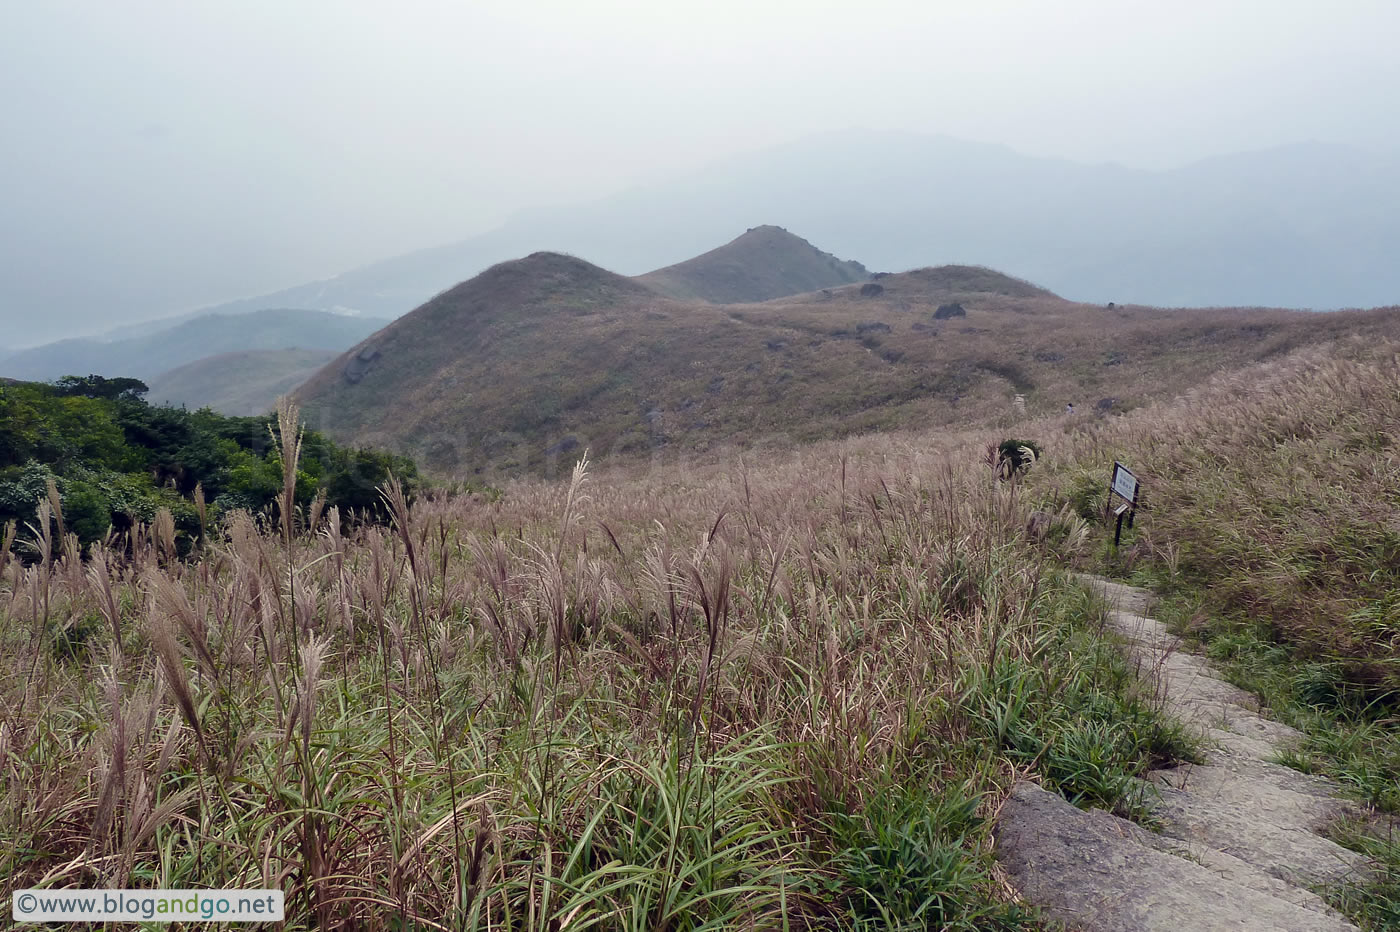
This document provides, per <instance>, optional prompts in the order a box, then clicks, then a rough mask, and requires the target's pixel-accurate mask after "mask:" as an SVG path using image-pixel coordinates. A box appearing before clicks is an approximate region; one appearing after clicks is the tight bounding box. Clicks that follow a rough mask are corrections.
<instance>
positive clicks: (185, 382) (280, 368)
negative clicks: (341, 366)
mask: <svg viewBox="0 0 1400 932" xmlns="http://www.w3.org/2000/svg"><path fill="white" fill-rule="evenodd" d="M335 357H336V353H335V351H334V350H315V349H276V350H245V351H242V352H234V353H222V354H220V355H217V356H210V357H207V358H205V359H196V360H195V361H194V362H191V363H186V364H185V365H183V366H180V367H179V368H177V369H172V370H171V371H169V372H166V373H165V374H163V375H161V376H159V377H157V378H154V379H152V380H151V381H150V382H149V383H148V384H149V385H150V389H151V390H150V393H149V394H148V395H147V397H148V398H150V400H151V401H153V402H155V403H158V404H169V405H177V406H178V405H183V406H185V407H187V408H190V409H192V410H197V409H199V408H213V409H214V410H215V411H218V412H219V413H220V414H234V415H246V414H264V413H266V412H268V411H271V410H272V408H273V406H274V405H276V403H277V399H278V397H280V396H282V395H285V394H287V393H289V392H290V391H292V389H294V388H296V387H297V386H298V385H300V384H301V383H302V382H305V381H306V380H307V379H309V378H310V377H311V376H313V375H315V374H316V372H317V371H319V370H320V369H321V367H322V366H324V365H326V363H328V362H330V361H331V360H332V359H334V358H335Z"/></svg>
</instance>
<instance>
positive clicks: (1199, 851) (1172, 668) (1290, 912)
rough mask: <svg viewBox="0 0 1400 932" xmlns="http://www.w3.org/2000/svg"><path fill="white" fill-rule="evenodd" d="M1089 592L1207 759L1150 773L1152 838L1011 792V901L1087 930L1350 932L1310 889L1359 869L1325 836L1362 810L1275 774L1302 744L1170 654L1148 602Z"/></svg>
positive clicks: (1039, 792)
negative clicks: (1016, 894)
mask: <svg viewBox="0 0 1400 932" xmlns="http://www.w3.org/2000/svg"><path fill="white" fill-rule="evenodd" d="M1087 581H1088V582H1090V584H1091V585H1092V586H1093V587H1094V588H1095V589H1096V590H1098V591H1099V592H1100V593H1101V594H1102V595H1103V596H1104V597H1105V598H1106V599H1107V600H1108V602H1109V604H1110V606H1111V608H1112V611H1111V613H1110V624H1111V626H1112V627H1113V629H1114V630H1116V631H1117V632H1118V633H1119V634H1121V635H1122V636H1123V637H1125V638H1126V639H1127V640H1128V642H1129V645H1130V649H1131V651H1132V653H1133V656H1134V659H1135V660H1136V661H1137V663H1138V664H1139V667H1140V670H1141V672H1142V674H1143V675H1144V676H1150V677H1153V678H1154V679H1155V680H1156V681H1157V682H1158V683H1159V685H1160V687H1161V694H1162V698H1163V702H1164V703H1165V707H1166V711H1167V713H1168V714H1170V715H1173V716H1174V717H1176V718H1178V719H1179V720H1181V721H1182V722H1184V723H1186V724H1187V725H1188V726H1190V727H1192V728H1193V729H1195V730H1196V731H1197V732H1198V734H1199V736H1200V737H1201V739H1202V740H1203V744H1204V747H1205V748H1206V753H1205V759H1206V760H1205V763H1203V764H1182V765H1180V766H1177V767H1173V768H1170V769H1163V770H1155V771H1153V772H1152V773H1151V774H1149V775H1148V779H1149V781H1150V782H1151V783H1152V784H1154V785H1155V795H1156V796H1159V797H1160V799H1159V800H1157V801H1156V803H1155V808H1154V815H1155V816H1156V817H1157V819H1158V820H1159V822H1160V824H1161V826H1162V831H1161V834H1156V833H1154V832H1149V831H1147V830H1146V829H1144V828H1142V827H1140V826H1138V825H1135V824H1133V823H1131V822H1128V821H1127V820H1125V819H1121V818H1119V817H1117V816H1114V815H1112V814H1110V813H1107V812H1103V811H1100V810H1094V811H1090V812H1084V811H1081V810H1079V809H1076V808H1075V807H1074V806H1072V805H1070V804H1069V803H1068V802H1066V801H1065V800H1064V799H1063V798H1062V797H1060V796H1059V795H1057V794H1055V793H1050V792H1047V791H1046V790H1044V789H1042V788H1041V787H1040V786H1038V785H1036V784H1034V783H1030V782H1022V783H1019V784H1017V785H1016V786H1015V787H1014V788H1013V790H1012V792H1011V794H1010V797H1009V799H1008V800H1007V802H1006V805H1005V806H1004V807H1003V809H1002V812H1001V815H1000V818H999V820H998V824H997V829H996V848H997V856H998V858H1000V860H1001V861H1002V863H1003V865H1004V867H1005V868H1006V870H1007V872H1008V874H1009V876H1010V878H1011V880H1012V883H1014V884H1015V886H1016V888H1017V889H1018V890H1019V891H1020V893H1021V895H1022V896H1023V897H1024V898H1025V900H1026V901H1028V902H1030V903H1034V904H1036V905H1039V906H1042V907H1044V908H1045V909H1046V911H1047V913H1048V914H1049V915H1051V916H1053V917H1055V918H1057V919H1060V920H1062V921H1064V922H1066V923H1067V924H1069V925H1070V926H1072V927H1074V928H1078V929H1084V930H1090V932H1141V930H1158V929H1161V930H1171V932H1191V930H1198V929H1202V930H1205V929H1238V930H1288V932H1293V930H1298V932H1313V930H1316V932H1340V930H1347V929H1356V926H1354V925H1352V924H1351V923H1349V922H1347V921H1346V920H1345V919H1344V918H1342V917H1341V916H1339V915H1338V914H1337V913H1335V912H1333V911H1332V910H1331V909H1329V908H1328V906H1327V905H1326V904H1325V903H1324V902H1323V900H1322V899H1321V898H1320V897H1319V896H1318V895H1317V894H1316V893H1314V892H1312V889H1313V888H1316V887H1319V886H1324V885H1328V884H1333V883H1336V882H1338V881H1341V880H1345V879H1357V878H1359V877H1363V876H1365V875H1366V873H1367V872H1368V871H1369V869H1370V868H1369V865H1368V863H1367V862H1366V860H1365V858H1363V857H1362V856H1361V855H1359V854H1357V853H1356V852H1354V851H1350V850H1348V849H1346V848H1343V847H1342V846H1340V845H1338V844H1337V843H1335V842H1333V841H1331V840H1329V839H1328V838H1325V837H1324V836H1323V833H1324V832H1325V831H1326V829H1327V827H1328V826H1329V825H1331V824H1332V823H1334V822H1336V821H1337V820H1338V819H1340V818H1342V817H1344V816H1346V815H1348V814H1349V813H1353V812H1358V811H1359V810H1358V808H1357V807H1356V806H1355V805H1354V804H1352V803H1349V802H1346V801H1344V800H1342V799H1341V798H1340V797H1339V794H1338V791H1337V787H1336V785H1335V784H1333V783H1331V782H1330V781H1327V780H1324V779H1321V778H1318V777H1313V776H1308V775H1305V774H1302V773H1298V772H1297V771H1294V770H1290V769H1288V768H1287V767H1284V766H1282V765H1280V764H1276V763H1272V762H1271V758H1273V757H1274V756H1275V755H1276V754H1277V753H1278V751H1280V750H1282V749H1284V748H1285V747H1287V746H1288V745H1289V744H1290V743H1293V742H1296V741H1298V740H1299V739H1301V738H1302V735H1301V734H1300V733H1299V732H1297V731H1295V730H1294V729H1292V728H1289V727H1287V726H1286V725H1282V724H1280V723H1278V722H1274V721H1270V720H1268V719H1266V718H1264V717H1263V716H1261V715H1259V714H1258V713H1257V712H1256V711H1255V709H1256V708H1257V703H1256V702H1255V701H1254V698H1253V697H1252V696H1250V695H1249V694H1248V693H1246V692H1244V691H1242V690H1240V689H1238V688H1236V687H1234V686H1232V685H1230V684H1229V683H1226V682H1224V681H1223V680H1221V679H1220V678H1219V677H1218V676H1217V675H1216V674H1215V672H1214V671H1213V669H1212V668H1211V666H1210V665H1209V664H1208V663H1207V662H1206V661H1205V660H1204V659H1202V658H1200V657H1198V656H1195V655H1193V654H1188V653H1183V652H1179V651H1177V650H1175V646H1176V644H1175V641H1176V639H1175V638H1174V637H1173V636H1172V635H1170V634H1169V633H1168V632H1167V630H1166V628H1165V626H1163V625H1162V624H1161V623H1160V622H1158V621H1156V620H1154V619H1152V618H1148V617H1146V609H1147V599H1148V594H1147V593H1146V592H1145V591H1143V590H1141V589H1134V588H1131V587H1129V586H1124V585H1121V584H1118V583H1113V582H1109V581H1107V580H1103V579H1098V578H1088V579H1087Z"/></svg>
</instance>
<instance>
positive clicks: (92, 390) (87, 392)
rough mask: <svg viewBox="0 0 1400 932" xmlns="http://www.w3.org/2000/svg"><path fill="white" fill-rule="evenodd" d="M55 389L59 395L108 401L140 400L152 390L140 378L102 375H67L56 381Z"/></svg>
mask: <svg viewBox="0 0 1400 932" xmlns="http://www.w3.org/2000/svg"><path fill="white" fill-rule="evenodd" d="M54 390H55V392H56V393H57V394H59V395H64V396H71V395H77V396H80V397H83V398H103V399H106V400H108V401H140V400H141V396H143V395H145V394H146V392H148V391H150V389H149V388H147V387H146V383H145V382H142V381H141V380H140V379H126V378H119V379H105V378H103V377H102V376H100V375H89V376H87V377H83V376H77V375H65V376H64V377H63V378H61V379H59V380H58V381H56V382H54Z"/></svg>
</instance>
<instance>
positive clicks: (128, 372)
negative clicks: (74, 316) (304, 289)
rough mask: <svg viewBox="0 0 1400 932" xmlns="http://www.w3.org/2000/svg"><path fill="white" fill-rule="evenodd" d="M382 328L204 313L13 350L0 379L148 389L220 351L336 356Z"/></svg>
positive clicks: (336, 318)
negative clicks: (136, 332) (86, 378)
mask: <svg viewBox="0 0 1400 932" xmlns="http://www.w3.org/2000/svg"><path fill="white" fill-rule="evenodd" d="M386 323H388V321H386V320H383V319H381V318H372V317H347V316H344V315H341V314H331V313H327V312H325V311H309V310H262V311H255V312H252V313H249V314H238V315H230V314H206V315H202V316H199V317H196V318H193V319H190V320H185V321H182V322H181V323H178V324H176V325H174V326H172V327H168V328H166V329H163V330H158V331H156V332H154V333H150V334H147V335H144V336H140V337H133V338H130V339H124V340H116V341H113V342H104V341H101V340H88V339H75V340H60V341H59V342H57V343H50V344H46V345H44V346H37V347H33V348H31V349H27V350H20V351H18V352H16V353H14V354H13V355H11V356H9V357H8V358H5V359H3V360H0V374H4V375H7V376H9V377H10V378H16V379H27V380H33V381H47V380H52V379H56V378H60V377H62V376H65V375H88V374H91V373H97V374H99V375H105V376H128V377H131V378H138V379H142V380H145V381H147V382H148V383H149V382H150V381H151V380H154V379H156V378H157V377H159V376H160V375H162V374H163V373H165V372H168V371H170V370H171V369H175V368H177V367H179V366H183V365H185V364H186V363H189V362H193V361H194V360H196V359H201V358H203V357H206V356H212V355H218V354H220V353H229V352H238V351H246V350H261V349H285V348H288V347H300V348H304V349H319V350H343V349H344V348H345V347H347V346H350V345H351V344H353V343H355V342H357V341H359V340H363V339H364V338H365V337H366V336H368V335H369V334H371V333H373V332H375V331H376V330H378V329H379V328H381V327H383V326H384V324H386Z"/></svg>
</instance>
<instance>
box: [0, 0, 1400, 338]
mask: <svg viewBox="0 0 1400 932" xmlns="http://www.w3.org/2000/svg"><path fill="white" fill-rule="evenodd" d="M1397 35H1400V3H1396V2H1395V0H1334V2H1329V3H1323V2H1321V0H1310V2H1299V0H1235V2H1230V0H1210V2H1199V0H1176V2H1171V3H1164V2H1161V0H1150V2H1134V0H1055V2H1030V0H1026V2H996V0H958V2H946V0H911V2H870V0H864V2H860V3H855V2H846V3H827V2H821V0H800V2H776V0H738V2H728V0H706V2H688V0H687V2H677V0H665V2H660V0H648V2H627V0H573V2H558V3H553V2H552V3H542V2H520V0H514V2H487V0H471V2H430V0H394V2H387V0H382V2H368V0H199V2H193V3H192V2H187V0H169V2H156V0H89V2H65V0H42V2H32V3H25V2H10V3H5V4H4V5H3V8H0V88H3V92H0V119H3V125H4V134H3V136H0V249H2V250H3V253H4V255H3V258H0V323H3V325H4V328H5V330H4V332H3V333H0V346H4V345H16V344H21V343H24V342H28V340H26V339H25V338H24V337H25V333H26V322H29V323H32V322H33V321H34V320H35V315H48V314H52V313H53V309H55V308H57V309H59V312H60V316H61V317H62V319H63V321H64V322H65V323H67V322H69V321H71V324H72V327H73V329H74V330H75V331H87V330H91V329H93V326H92V325H93V323H94V322H99V323H106V322H109V323H110V324H113V325H115V324H118V323H122V322H124V321H123V320H121V319H114V320H108V319H107V317H105V316H104V311H103V310H102V309H101V308H99V307H96V306H95V305H98V304H100V303H101V298H100V296H101V295H103V294H111V295H112V296H113V302H114V303H116V304H120V305H122V306H128V305H130V304H132V303H133V302H135V303H136V304H138V305H142V306H144V303H146V302H148V303H149V305H150V312H149V313H129V314H128V315H127V317H128V318H141V317H154V316H160V315H162V314H167V313H171V312H173V311H176V310H180V309H182V308H186V307H194V306H198V305H200V304H205V303H212V302H215V301H219V300H223V299H227V298H231V297H236V296H239V295H245V294H253V293H259V292H263V291H268V290H272V289H275V288H280V287H284V286H287V285H292V284H296V283H298V282H301V281H305V280H308V279H314V278H319V277H325V276H329V275H333V274H335V273H337V272H340V271H343V270H345V269H346V268H349V267H352V266H355V265H358V264H361V263H364V262H367V261H371V260H374V259H378V258H382V257H385V256H388V255H392V254H395V253H398V252H403V251H406V250H410V249H414V248H418V247H422V246H428V245H433V244H436V243H440V242H445V241H451V240H454V239H459V238H461V237H464V236H466V235H469V234H472V233H475V232H480V231H483V230H485V229H488V228H490V227H492V226H494V225H496V224H498V223H499V222H501V221H502V220H504V219H505V218H506V217H508V216H509V215H510V214H511V213H512V212H513V211H515V210H517V209H519V208H522V207H528V206H542V205H547V204H556V203H561V202H570V201H586V200H592V199H595V198H598V197H601V196H604V195H607V194H610V193H612V192H614V191H616V190H618V189H621V188H624V187H628V186H631V185H634V184H638V183H646V182H652V181H659V180H661V179H664V178H668V177H673V176H675V175H677V174H680V173H683V172H684V171H686V170H688V169H692V168H695V167H697V166H700V165H703V164H705V163H706V162H709V161H712V160H714V159H716V158H720V157H723V156H725V155H729V154H732V153H736V152H740V151H745V150H751V149H756V148H761V147H764V146H769V145H774V144H777V143H781V142H785V141H788V140H792V139H795V138H799V137H801V136H804V135H808V134H811V133H815V132H819V131H823V130H829V129H840V128H846V127H870V128H876V129H903V130H911V131H916V132H929V133H942V134H947V135H952V136H956V137H962V138H967V139H974V140H983V141H990V142H999V143H1005V144H1007V145H1010V146H1012V147H1013V148H1015V149H1017V150H1019V151H1022V152H1025V153H1029V154H1036V155H1054V156H1062V157H1067V158H1071V159H1075V160H1082V161H1090V162H1103V161H1118V162H1122V163H1125V164H1128V165H1134V166H1140V167H1150V168H1162V167H1169V166H1174V165H1179V164H1182V163H1184V162H1187V161H1190V160H1193V159H1197V158H1200V157H1203V156H1207V155H1212V154H1218V153H1225V152H1234V151H1240V150H1247V149H1256V148H1263V147H1267V146H1272V145H1276V144H1280V143H1288V142H1297V141H1305V140H1320V141H1328V142H1338V143H1347V144H1351V145H1355V146H1360V147H1364V148H1370V149H1397V148H1400V121H1396V120H1395V119H1394V118H1393V116H1394V102H1395V101H1396V100H1397V99H1400V56H1397V55H1396V54H1395V48H1394V41H1395V37H1396V36H1397ZM83 302H86V304H85V305H84V306H85V307H87V308H88V310H87V311H86V312H81V311H76V310H72V308H73V307H74V306H75V303H76V304H83ZM65 315H66V316H65ZM47 323H48V324H50V325H51V326H50V328H49V329H52V325H53V324H54V323H55V320H54V319H52V318H50V319H48V320H47Z"/></svg>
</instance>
